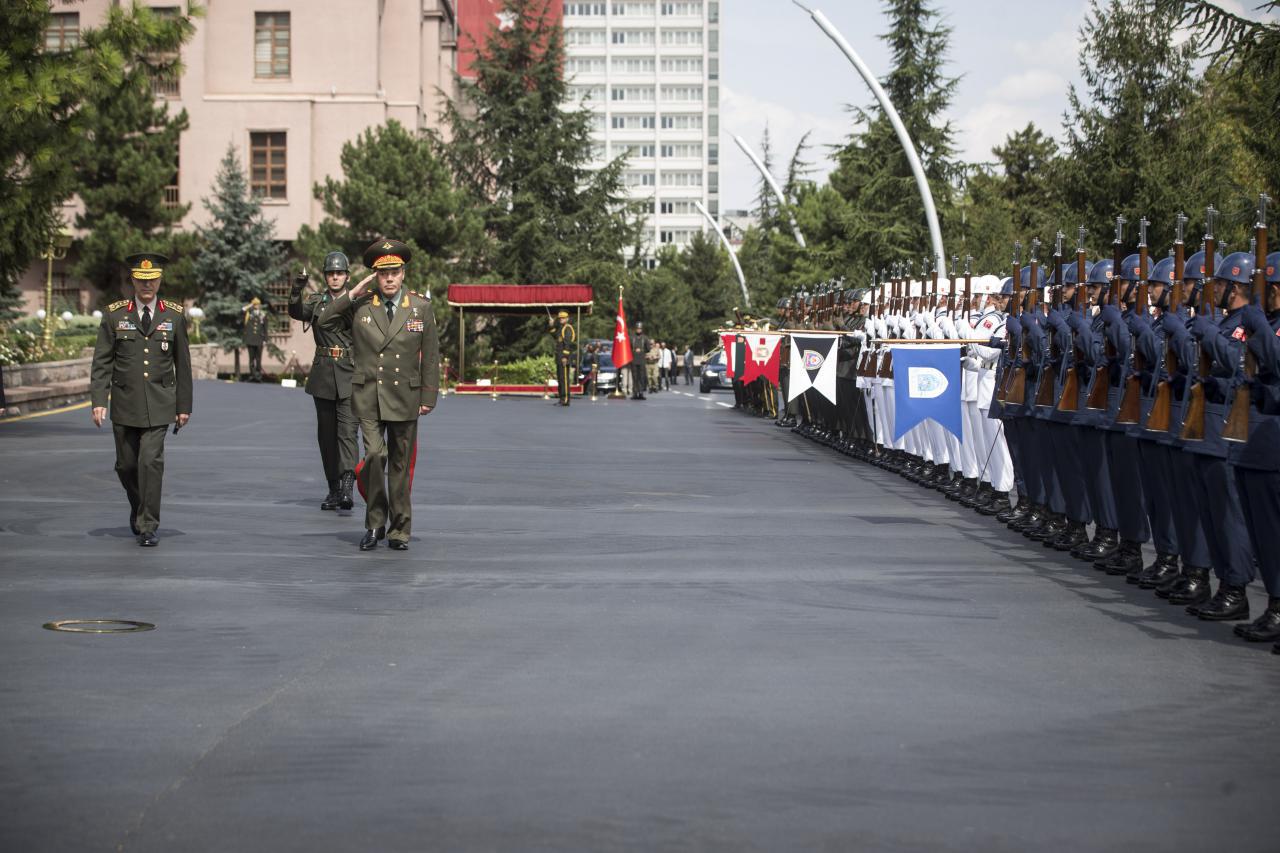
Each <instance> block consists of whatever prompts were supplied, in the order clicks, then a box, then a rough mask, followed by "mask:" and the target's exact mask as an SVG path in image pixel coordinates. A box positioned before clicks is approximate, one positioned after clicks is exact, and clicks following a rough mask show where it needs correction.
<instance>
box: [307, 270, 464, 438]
mask: <svg viewBox="0 0 1280 853" xmlns="http://www.w3.org/2000/svg"><path fill="white" fill-rule="evenodd" d="M316 325H318V326H320V327H321V328H323V329H325V330H326V331H330V332H335V331H339V330H341V329H343V328H350V329H351V337H352V344H353V348H354V350H355V371H354V372H353V373H352V375H351V409H352V411H353V412H354V413H355V416H356V417H357V418H361V419H367V420H375V421H411V420H416V419H417V417H418V407H419V406H435V404H436V395H437V394H438V393H439V391H440V338H439V336H438V335H437V333H436V318H435V314H434V313H433V312H432V310H431V303H430V302H428V301H427V300H426V299H423V298H422V297H421V296H419V295H418V294H416V293H413V292H412V291H405V293H404V296H403V298H402V299H401V305H400V307H399V308H398V309H397V310H396V313H395V320H394V321H393V322H392V323H391V324H390V328H388V324H387V308H386V305H385V304H384V303H383V301H382V297H381V296H378V295H377V294H375V295H373V296H364V297H361V298H360V299H358V300H355V301H354V302H353V301H352V299H351V293H350V291H348V292H346V293H343V294H342V295H341V296H339V297H337V298H336V299H334V300H333V301H331V302H330V303H329V304H328V305H326V306H325V307H324V309H323V310H322V311H321V312H320V319H319V320H317V321H316Z"/></svg>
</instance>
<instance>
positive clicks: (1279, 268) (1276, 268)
mask: <svg viewBox="0 0 1280 853" xmlns="http://www.w3.org/2000/svg"><path fill="white" fill-rule="evenodd" d="M1267 281H1268V282H1269V283H1270V284H1280V252H1272V253H1271V254H1269V255H1267Z"/></svg>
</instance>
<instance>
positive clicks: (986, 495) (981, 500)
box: [960, 482, 995, 509]
mask: <svg viewBox="0 0 1280 853" xmlns="http://www.w3.org/2000/svg"><path fill="white" fill-rule="evenodd" d="M993 494H995V490H994V489H992V488H991V484H990V483H987V482H981V483H978V487H977V488H976V489H975V490H974V491H973V492H972V493H970V494H967V495H964V496H963V497H961V498H960V506H966V507H968V508H969V509H977V508H978V507H980V506H985V505H987V504H989V503H991V496H992V495H993Z"/></svg>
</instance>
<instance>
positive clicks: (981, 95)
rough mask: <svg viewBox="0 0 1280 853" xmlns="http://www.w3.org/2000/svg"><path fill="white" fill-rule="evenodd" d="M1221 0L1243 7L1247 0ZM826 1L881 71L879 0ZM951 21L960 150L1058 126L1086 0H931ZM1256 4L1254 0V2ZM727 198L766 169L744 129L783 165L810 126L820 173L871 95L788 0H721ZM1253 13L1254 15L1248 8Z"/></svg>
mask: <svg viewBox="0 0 1280 853" xmlns="http://www.w3.org/2000/svg"><path fill="white" fill-rule="evenodd" d="M1219 3H1220V5H1222V6H1224V7H1226V8H1229V9H1232V11H1236V12H1243V11H1244V9H1243V7H1242V4H1241V3H1239V2H1235V0H1227V2H1222V0H1219ZM805 5H807V6H810V7H811V8H817V9H820V10H821V11H822V12H823V14H825V15H826V16H827V18H828V19H829V20H830V21H831V22H832V23H833V24H835V26H836V28H837V29H839V30H840V32H841V33H843V34H844V37H845V38H846V39H847V40H848V41H849V43H850V44H851V45H853V49H854V50H855V51H857V52H858V54H859V55H860V56H861V57H862V59H863V61H864V62H866V64H867V65H868V66H870V68H871V70H872V72H873V73H874V74H875V75H876V76H877V77H880V78H882V79H883V77H884V75H885V74H886V73H887V71H888V69H889V65H888V62H889V57H888V53H887V50H886V49H885V45H884V43H883V42H882V41H881V39H880V38H879V37H878V36H879V35H880V34H881V33H883V32H885V31H886V30H887V29H888V22H887V19H886V18H885V15H884V9H883V4H882V3H881V2H880V0H816V2H810V0H806V2H805ZM934 5H935V8H937V9H938V10H939V12H940V14H941V15H942V17H943V20H944V21H945V22H946V23H947V24H948V25H949V26H950V27H952V29H953V32H952V34H951V43H950V49H949V51H948V55H947V62H948V64H947V69H946V73H947V74H948V75H949V76H952V77H960V78H961V80H960V83H959V85H958V87H957V89H956V93H955V98H954V101H953V103H952V106H951V109H950V112H949V113H948V116H947V117H948V118H949V119H950V120H951V121H952V124H953V126H954V127H955V129H956V145H957V147H958V149H959V152H960V156H961V157H962V158H963V159H964V160H966V161H968V162H984V161H990V160H992V159H993V158H992V156H991V147H992V146H993V145H996V144H999V143H1000V142H1001V141H1002V140H1003V139H1004V138H1005V136H1007V135H1008V134H1009V133H1010V132H1011V131H1013V130H1017V129H1019V128H1022V127H1023V126H1025V125H1026V123H1027V122H1028V121H1033V122H1035V123H1036V125H1037V126H1039V127H1040V129H1041V130H1043V131H1045V132H1046V133H1050V134H1051V135H1053V136H1054V137H1055V138H1061V136H1062V114H1063V112H1064V111H1065V110H1066V108H1067V87H1068V85H1069V84H1070V83H1072V82H1076V83H1077V84H1078V83H1079V71H1078V69H1077V65H1076V58H1077V53H1078V49H1079V39H1080V36H1079V29H1080V24H1081V22H1082V21H1083V19H1084V12H1085V9H1086V8H1087V3H1086V2H1085V0H963V2H961V0H935V3H934ZM1253 5H1255V4H1254V3H1252V2H1250V4H1249V6H1250V8H1252V6H1253ZM721 9H722V11H721V28H722V35H721V41H722V45H721V46H722V50H723V56H722V59H721V67H722V72H723V73H722V75H721V77H722V79H721V84H722V99H721V119H720V126H721V151H722V156H721V162H722V164H723V166H722V175H721V186H722V196H723V198H722V202H721V204H722V207H723V208H724V209H737V208H746V207H750V206H751V203H752V199H753V198H754V197H755V191H756V182H757V175H758V173H757V172H756V171H755V168H754V167H753V166H752V165H751V163H750V161H749V160H747V158H746V157H745V156H744V155H743V154H742V153H741V152H740V151H739V150H738V146H737V145H735V144H734V142H733V138H732V134H735V133H736V134H740V135H741V136H743V137H744V138H745V139H746V140H747V142H749V143H750V144H751V145H752V146H753V147H755V148H757V150H758V148H759V142H760V137H761V134H762V133H763V131H764V127H765V124H766V122H767V123H768V126H769V132H770V135H771V137H772V140H773V143H774V152H775V154H774V156H775V169H774V172H775V174H778V175H779V176H780V175H781V173H782V171H783V170H784V168H785V164H786V162H787V160H788V159H789V158H790V156H791V153H792V151H793V150H794V149H795V146H796V143H797V142H798V141H799V140H800V137H801V135H802V134H804V132H805V131H809V130H811V131H813V135H812V136H811V138H810V139H811V142H813V143H814V149H813V151H812V153H811V155H810V159H811V160H813V162H814V165H815V167H816V168H817V171H816V172H815V174H814V177H815V178H821V177H822V176H824V175H825V174H826V173H827V172H828V171H830V168H831V164H830V161H829V159H828V157H827V150H826V148H825V146H827V145H830V144H834V143H839V142H840V141H841V140H842V139H843V138H844V137H845V136H847V135H848V133H849V131H850V130H851V129H852V119H851V117H850V116H849V114H848V113H847V112H846V110H845V105H846V104H850V103H854V104H858V105H861V106H868V105H870V104H872V103H874V97H873V96H872V94H871V91H870V90H869V89H868V88H867V87H866V85H865V84H864V83H863V82H862V79H861V78H860V77H858V75H857V72H855V71H854V69H853V66H851V65H850V64H849V62H848V60H846V59H845V57H844V54H842V53H841V52H840V50H839V48H837V47H836V45H835V44H834V43H833V42H832V41H831V40H830V39H828V38H827V36H826V35H825V34H823V32H822V31H821V30H820V29H818V26H817V25H816V24H815V23H814V22H813V21H812V20H811V19H810V18H809V16H808V15H807V14H806V13H805V12H804V11H803V10H801V9H800V8H798V7H796V6H795V5H794V4H793V3H792V2H791V0H723V2H721ZM1252 16H1254V15H1251V17H1252Z"/></svg>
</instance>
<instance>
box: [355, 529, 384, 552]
mask: <svg viewBox="0 0 1280 853" xmlns="http://www.w3.org/2000/svg"><path fill="white" fill-rule="evenodd" d="M381 538H382V537H381V536H379V535H378V531H376V530H366V531H365V532H364V536H363V537H361V539H360V550H361V551H372V550H373V549H374V548H377V547H378V540H379V539H381Z"/></svg>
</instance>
